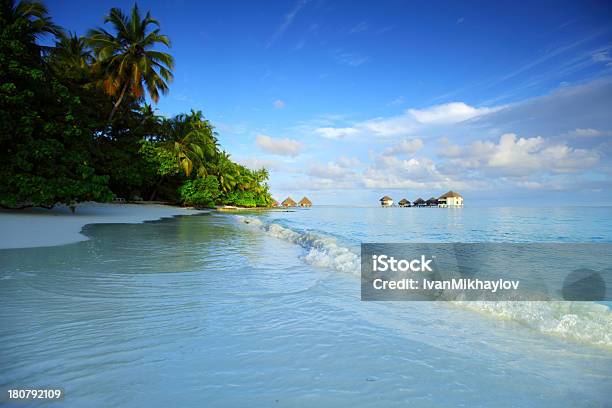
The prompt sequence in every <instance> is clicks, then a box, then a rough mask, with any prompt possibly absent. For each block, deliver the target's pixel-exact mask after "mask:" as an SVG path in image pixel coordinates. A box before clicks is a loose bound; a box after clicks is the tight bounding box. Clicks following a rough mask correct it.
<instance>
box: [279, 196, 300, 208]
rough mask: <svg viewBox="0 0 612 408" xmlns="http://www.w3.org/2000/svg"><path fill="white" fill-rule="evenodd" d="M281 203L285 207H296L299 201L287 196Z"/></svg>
mask: <svg viewBox="0 0 612 408" xmlns="http://www.w3.org/2000/svg"><path fill="white" fill-rule="evenodd" d="M281 205H282V206H283V207H295V206H296V205H297V203H296V202H295V201H293V199H292V198H291V197H287V198H285V201H283V202H282V203H281Z"/></svg>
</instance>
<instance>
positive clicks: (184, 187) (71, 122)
mask: <svg viewBox="0 0 612 408" xmlns="http://www.w3.org/2000/svg"><path fill="white" fill-rule="evenodd" d="M104 23H105V24H106V25H107V26H108V27H107V28H97V29H92V30H90V31H89V32H88V33H87V36H86V37H78V36H77V35H75V34H73V33H67V32H65V31H64V30H63V29H62V28H60V27H58V26H57V25H55V24H54V23H53V21H52V20H51V18H50V17H49V15H48V12H47V9H46V8H45V7H44V6H43V5H42V4H41V3H39V2H30V1H21V2H15V1H14V0H0V78H1V82H0V206H2V207H9V208H24V207H29V206H43V207H52V206H53V205H55V204H56V203H65V204H69V205H72V204H74V203H77V202H80V201H86V200H93V201H108V200H111V199H112V198H113V197H114V196H116V197H124V198H126V199H140V198H143V199H145V200H167V201H172V202H177V203H179V202H180V203H183V204H185V205H194V206H214V205H217V204H229V205H237V206H245V207H255V206H269V205H270V204H271V202H272V199H271V197H270V194H269V191H268V186H267V184H266V181H267V179H268V172H267V171H266V170H265V169H261V170H257V171H253V170H250V169H248V168H246V167H244V166H241V165H239V164H237V163H235V162H233V161H232V160H231V159H230V156H229V154H227V153H226V152H224V151H223V150H221V149H220V147H219V144H218V142H217V134H216V132H215V129H214V127H213V125H212V124H211V123H210V122H209V121H208V120H206V119H205V118H204V116H203V115H202V113H201V112H200V111H196V110H192V111H191V112H189V113H185V114H180V115H177V116H175V117H173V118H165V117H160V116H157V115H156V114H155V109H154V108H153V106H151V105H150V104H148V103H147V100H150V101H152V103H157V101H158V100H159V97H160V95H163V94H165V93H167V92H168V91H169V83H170V82H171V80H172V69H173V66H174V60H173V58H172V56H171V55H170V54H168V53H166V52H163V51H160V48H169V47H170V39H169V38H168V37H166V36H165V35H163V34H162V33H161V32H160V25H159V23H158V21H156V20H155V19H153V18H152V16H151V15H150V14H149V13H147V14H146V15H145V16H144V17H143V16H142V15H141V14H140V11H139V10H138V8H137V6H134V7H133V9H132V10H131V13H130V14H129V15H126V14H124V13H123V12H122V11H121V10H119V9H116V8H113V9H111V10H110V12H109V14H108V16H107V17H106V18H105V20H104ZM43 38H47V39H49V38H51V39H53V42H54V46H51V47H49V46H43V45H41V39H43ZM47 42H48V41H47ZM147 96H148V99H147Z"/></svg>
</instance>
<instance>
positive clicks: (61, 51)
mask: <svg viewBox="0 0 612 408" xmlns="http://www.w3.org/2000/svg"><path fill="white" fill-rule="evenodd" d="M51 57H52V59H53V60H55V61H56V62H58V63H60V64H61V65H67V66H69V67H76V68H85V67H88V66H89V65H90V64H91V63H92V62H93V55H92V54H91V50H90V49H89V46H88V45H87V40H86V39H85V37H79V36H77V35H76V33H68V34H62V35H60V36H59V41H57V42H56V43H55V47H54V48H53V50H52V52H51Z"/></svg>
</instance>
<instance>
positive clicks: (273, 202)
mask: <svg viewBox="0 0 612 408" xmlns="http://www.w3.org/2000/svg"><path fill="white" fill-rule="evenodd" d="M271 205H272V207H278V206H279V205H280V204H279V203H278V201H276V200H272V204H271Z"/></svg>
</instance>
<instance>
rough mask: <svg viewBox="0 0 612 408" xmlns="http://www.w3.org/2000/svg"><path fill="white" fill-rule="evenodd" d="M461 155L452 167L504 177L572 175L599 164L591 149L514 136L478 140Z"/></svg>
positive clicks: (505, 135) (595, 153) (537, 138)
mask: <svg viewBox="0 0 612 408" xmlns="http://www.w3.org/2000/svg"><path fill="white" fill-rule="evenodd" d="M463 152H464V153H463V155H462V156H461V157H458V158H455V159H452V160H451V163H452V164H453V165H456V166H460V167H463V168H474V169H483V170H484V171H493V172H494V173H496V174H498V175H502V176H507V177H510V176H527V175H535V174H536V173H539V174H542V173H571V172H577V171H579V170H584V169H587V168H590V167H593V166H595V165H596V164H597V163H598V162H599V155H598V153H597V152H595V151H593V150H586V149H576V148H572V147H569V146H567V145H566V144H553V143H551V142H550V141H549V140H546V139H544V138H542V137H532V138H518V137H517V135H515V134H514V133H506V134H504V135H502V136H501V137H500V139H499V143H495V142H491V141H482V140H477V141H475V142H473V143H472V144H471V145H470V146H469V148H466V149H463Z"/></svg>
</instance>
